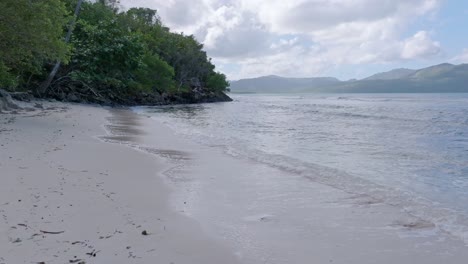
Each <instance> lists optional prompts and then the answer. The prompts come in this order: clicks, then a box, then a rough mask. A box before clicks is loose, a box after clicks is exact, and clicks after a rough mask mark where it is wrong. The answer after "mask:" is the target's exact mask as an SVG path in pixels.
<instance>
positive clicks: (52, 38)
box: [0, 0, 69, 86]
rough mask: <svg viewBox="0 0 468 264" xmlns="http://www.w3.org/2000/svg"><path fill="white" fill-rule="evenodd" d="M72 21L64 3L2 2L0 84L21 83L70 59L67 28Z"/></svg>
mask: <svg viewBox="0 0 468 264" xmlns="http://www.w3.org/2000/svg"><path fill="white" fill-rule="evenodd" d="M68 21H69V16H68V12H67V10H66V9H65V5H64V3H63V2H62V1H60V0H48V1H30V0H2V1H0V65H1V66H0V76H1V77H0V78H1V79H0V82H1V83H2V84H3V85H8V86H15V85H16V84H21V83H22V82H23V81H24V78H25V77H26V76H29V75H31V74H40V73H41V70H42V67H43V65H44V64H45V63H46V62H48V61H55V60H61V61H64V62H66V61H67V60H68V58H69V57H68V55H69V53H68V51H69V49H68V47H67V46H66V45H65V43H64V42H63V40H62V39H63V28H64V26H65V25H66V23H67V22H68Z"/></svg>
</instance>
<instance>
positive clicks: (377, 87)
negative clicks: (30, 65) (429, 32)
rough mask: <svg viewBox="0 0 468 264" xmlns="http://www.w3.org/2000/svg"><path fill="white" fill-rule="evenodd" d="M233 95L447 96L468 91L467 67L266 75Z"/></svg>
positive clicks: (239, 85) (236, 87) (240, 85)
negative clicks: (359, 74) (364, 74)
mask: <svg viewBox="0 0 468 264" xmlns="http://www.w3.org/2000/svg"><path fill="white" fill-rule="evenodd" d="M231 91H232V92H234V93H236V92H237V93H294V92H321V93H444V92H468V64H461V65H453V64H449V63H444V64H440V65H435V66H431V67H427V68H424V69H420V70H410V69H395V70H392V71H389V72H384V73H378V74H375V75H372V76H370V77H368V78H365V79H362V80H350V81H340V80H338V79H336V78H332V77H323V78H283V77H279V76H265V77H259V78H253V79H243V80H239V81H233V82H231Z"/></svg>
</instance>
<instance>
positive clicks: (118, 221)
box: [0, 102, 468, 264]
mask: <svg viewBox="0 0 468 264" xmlns="http://www.w3.org/2000/svg"><path fill="white" fill-rule="evenodd" d="M41 105H42V109H39V108H36V109H35V110H34V111H22V112H20V113H16V114H8V113H7V114H1V115H0V124H1V126H0V145H1V152H0V175H1V181H2V182H1V184H0V216H1V218H0V263H2V264H3V263H5V264H10V263H343V264H345V263H359V264H361V263H369V264H370V263H389V264H390V263H408V264H410V263H424V264H427V263H434V264H436V263H454V264H457V263H460V264H461V263H464V261H465V260H466V259H468V250H467V247H466V245H465V244H464V243H463V241H461V240H458V239H456V238H454V237H452V236H451V235H449V234H446V233H444V232H442V231H440V230H439V229H437V228H436V227H435V226H434V225H433V224H432V223H430V222H426V221H424V220H422V219H418V218H415V217H412V216H410V215H406V214H405V213H403V212H401V211H400V210H399V209H398V208H395V207H392V206H390V205H387V204H385V203H382V202H381V201H376V200H373V199H372V197H367V196H356V195H355V194H351V193H347V192H343V191H341V190H338V189H336V188H332V187H330V186H326V185H323V184H320V183H316V182H313V181H310V180H308V179H306V178H304V177H300V175H296V176H292V174H291V173H290V172H288V171H282V170H281V169H278V168H274V167H271V166H266V165H265V164H260V163H258V162H255V161H251V160H245V159H241V158H235V157H232V156H229V155H225V153H223V152H222V151H220V150H218V149H214V148H210V147H206V146H201V145H198V144H196V143H194V142H190V141H187V140H186V139H184V138H181V137H180V136H178V135H177V134H176V133H174V131H172V130H171V129H169V128H168V127H166V126H165V125H164V124H163V123H158V122H156V121H155V120H152V119H151V118H150V117H149V116H145V115H137V114H135V113H134V112H132V111H130V110H128V109H106V108H101V107H93V106H84V105H73V104H62V103H49V102H41ZM304 186H306V187H307V188H302V187H304ZM301 188H302V189H301ZM285 189H286V190H289V191H290V192H291V195H288V194H281V192H280V190H285ZM291 197H293V198H291ZM278 208H280V209H278Z"/></svg>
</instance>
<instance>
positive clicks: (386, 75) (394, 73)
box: [364, 69, 416, 80]
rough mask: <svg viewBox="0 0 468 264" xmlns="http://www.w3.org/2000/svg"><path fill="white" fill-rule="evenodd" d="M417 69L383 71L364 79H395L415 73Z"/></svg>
mask: <svg viewBox="0 0 468 264" xmlns="http://www.w3.org/2000/svg"><path fill="white" fill-rule="evenodd" d="M415 71H416V70H410V69H394V70H391V71H388V72H382V73H377V74H374V75H372V76H370V77H367V78H365V79H364V80H395V79H401V78H405V77H408V76H409V75H410V74H412V73H414V72H415Z"/></svg>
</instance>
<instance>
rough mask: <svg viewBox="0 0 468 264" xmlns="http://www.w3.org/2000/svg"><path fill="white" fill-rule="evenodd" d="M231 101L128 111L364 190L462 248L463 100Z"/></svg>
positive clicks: (466, 192)
mask: <svg viewBox="0 0 468 264" xmlns="http://www.w3.org/2000/svg"><path fill="white" fill-rule="evenodd" d="M231 96H232V98H233V99H234V101H233V102H229V103H215V104H201V105H186V106H164V107H149V108H137V109H136V110H137V111H138V112H144V113H145V114H150V115H151V116H152V118H154V119H156V120H158V121H159V122H162V123H164V124H166V125H167V126H169V127H171V128H172V129H173V130H174V131H175V132H176V133H177V134H178V135H180V136H181V137H185V138H188V139H189V140H192V141H195V142H197V143H199V144H202V145H205V146H208V147H212V148H220V149H222V150H223V151H224V152H225V153H226V154H227V155H231V156H233V157H236V158H244V159H249V160H251V161H254V162H258V163H262V164H265V165H267V166H270V167H272V168H277V169H281V170H285V171H288V172H289V173H292V174H295V175H298V176H300V177H304V178H307V179H309V180H311V181H315V182H318V183H320V184H325V185H328V186H331V187H333V188H337V189H340V190H343V191H345V192H347V193H356V194H363V193H365V194H367V195H370V196H371V197H373V198H374V199H376V200H377V201H382V202H384V203H386V204H389V205H391V206H394V207H396V208H399V209H400V210H401V211H404V212H408V213H410V214H411V215H415V216H417V217H420V218H422V219H424V220H425V221H429V222H431V223H434V224H435V225H436V226H438V227H439V228H441V229H442V230H444V231H446V232H448V233H450V234H452V235H454V236H457V237H459V238H461V239H462V240H464V241H465V242H468V94H285V95H231Z"/></svg>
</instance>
